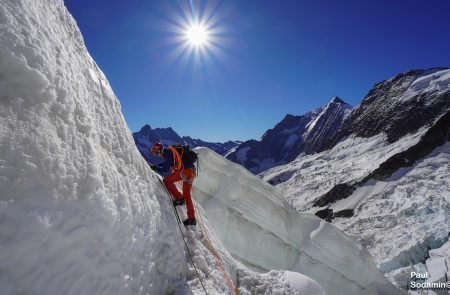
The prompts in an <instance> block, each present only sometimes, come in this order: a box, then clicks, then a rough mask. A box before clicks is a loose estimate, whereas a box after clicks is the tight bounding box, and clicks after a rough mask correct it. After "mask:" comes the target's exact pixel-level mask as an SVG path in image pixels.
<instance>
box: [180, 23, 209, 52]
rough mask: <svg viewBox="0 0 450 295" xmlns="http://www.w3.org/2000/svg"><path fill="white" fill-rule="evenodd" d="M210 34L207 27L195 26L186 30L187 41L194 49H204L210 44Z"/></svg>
mask: <svg viewBox="0 0 450 295" xmlns="http://www.w3.org/2000/svg"><path fill="white" fill-rule="evenodd" d="M209 35H210V32H208V29H207V28H206V27H205V26H202V25H199V24H195V25H192V26H190V27H189V28H187V29H186V32H185V37H186V41H187V42H188V43H189V44H190V45H192V46H194V47H204V46H207V44H208V41H209V40H208V37H209Z"/></svg>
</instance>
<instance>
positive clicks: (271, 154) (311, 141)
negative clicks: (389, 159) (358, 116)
mask: <svg viewBox="0 0 450 295" xmlns="http://www.w3.org/2000/svg"><path fill="white" fill-rule="evenodd" d="M350 110H351V106H350V105H349V104H347V103H345V102H344V101H343V100H342V99H341V98H339V97H337V96H335V97H333V99H332V100H331V101H330V102H329V103H328V104H327V105H325V106H323V107H320V108H317V109H315V110H313V111H311V112H308V113H305V114H303V115H301V116H294V115H290V114H288V115H286V117H285V118H284V119H283V120H281V122H280V123H278V124H277V125H276V126H275V127H274V128H273V129H269V130H268V131H267V132H266V133H264V135H263V136H262V137H261V140H259V141H257V140H249V141H245V142H243V143H242V144H240V145H239V146H238V147H237V148H236V149H234V150H233V151H232V152H231V153H229V154H228V155H227V156H226V157H227V158H228V159H230V160H232V161H234V162H236V163H239V164H241V165H243V166H245V167H246V168H247V169H249V170H250V171H251V172H253V173H255V174H257V173H260V172H262V171H264V170H267V169H269V168H271V167H274V166H277V165H281V164H285V163H288V162H290V161H292V160H294V159H295V158H296V157H298V156H299V155H300V154H302V153H305V154H311V153H314V152H316V151H317V150H318V149H320V148H321V147H322V146H324V145H325V144H326V143H327V140H329V139H330V138H332V137H333V136H334V135H335V134H336V132H337V130H338V129H339V127H340V126H341V124H342V122H343V120H344V119H345V118H346V116H347V115H348V114H349V113H350Z"/></svg>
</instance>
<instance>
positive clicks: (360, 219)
mask: <svg viewBox="0 0 450 295" xmlns="http://www.w3.org/2000/svg"><path fill="white" fill-rule="evenodd" d="M449 178H450V143H449V142H447V143H446V144H444V145H442V146H440V147H437V148H436V149H435V150H434V151H433V152H432V153H431V154H430V155H428V156H427V157H425V158H424V159H422V160H420V161H417V162H416V163H415V164H414V165H413V166H411V167H408V168H402V169H400V170H399V171H397V172H396V173H394V174H393V175H392V176H391V177H390V178H388V179H386V180H383V181H375V180H370V181H368V183H367V184H366V185H365V186H363V187H361V188H358V189H357V190H356V191H355V192H354V193H353V195H352V196H351V197H350V198H349V199H354V198H359V199H361V200H360V201H359V202H358V203H357V204H356V205H355V204H350V205H351V206H352V207H354V210H355V215H354V216H353V217H350V218H338V219H336V220H334V221H333V223H334V224H335V225H336V226H338V227H340V228H342V229H343V230H344V231H345V232H347V233H349V234H351V235H352V236H354V237H356V238H357V239H358V240H360V241H361V242H362V243H363V244H364V245H365V246H366V247H367V249H368V250H369V252H370V253H371V254H372V255H373V256H374V258H375V260H376V262H377V264H378V265H379V268H380V269H381V270H382V271H383V272H386V273H388V272H393V271H395V270H396V269H400V268H402V267H407V266H410V265H415V264H418V263H423V262H424V261H425V260H426V259H427V257H428V255H431V254H429V250H430V249H435V248H438V247H440V246H441V245H443V244H444V243H445V242H447V241H448V230H449V228H450V219H449V212H450V205H449V204H450V185H449V183H448V179H449ZM344 202H345V200H342V202H341V203H340V204H339V202H337V204H336V206H344ZM431 253H432V252H431ZM427 265H428V263H427ZM441 275H443V274H442V273H441ZM396 283H398V284H399V285H402V284H403V283H404V282H402V281H396Z"/></svg>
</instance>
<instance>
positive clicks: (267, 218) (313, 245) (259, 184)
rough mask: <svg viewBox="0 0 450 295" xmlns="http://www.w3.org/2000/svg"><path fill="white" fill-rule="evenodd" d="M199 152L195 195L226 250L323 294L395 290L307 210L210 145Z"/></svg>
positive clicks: (358, 252)
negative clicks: (304, 280) (293, 275)
mask: <svg viewBox="0 0 450 295" xmlns="http://www.w3.org/2000/svg"><path fill="white" fill-rule="evenodd" d="M196 152H198V153H199V158H200V167H201V170H200V172H199V177H198V179H197V180H196V182H195V183H194V187H195V190H194V195H195V198H196V199H197V200H199V202H200V204H201V205H202V207H203V208H204V209H205V211H206V213H207V215H208V216H211V217H212V218H211V219H210V220H209V222H210V223H211V225H212V227H213V228H214V229H215V231H216V233H217V234H218V236H219V238H220V239H221V241H222V242H223V243H224V245H225V246H226V247H227V249H228V250H229V251H230V253H231V254H232V255H233V256H235V257H238V258H239V259H240V260H241V261H243V262H245V263H246V264H247V265H249V266H252V267H253V268H255V269H258V270H260V271H267V270H269V269H287V270H292V271H297V272H300V273H302V274H304V275H307V276H309V277H311V278H313V279H315V280H316V281H317V282H320V285H321V286H322V287H323V288H324V289H325V291H326V292H327V294H362V293H364V294H371V293H374V294H376V293H377V292H379V293H381V294H390V293H394V294H395V293H396V292H397V291H396V289H395V288H394V287H393V286H391V285H390V284H389V283H388V281H387V279H386V278H384V277H383V275H382V274H381V273H380V272H379V271H378V270H377V268H376V266H375V264H373V262H372V258H371V257H370V255H368V253H367V252H365V251H364V250H363V249H362V248H361V246H360V245H358V244H357V243H355V242H354V241H353V240H352V239H350V238H349V237H348V236H346V235H344V234H343V233H341V232H340V231H339V230H337V229H336V228H334V227H333V226H331V225H330V224H328V223H327V222H325V221H323V220H320V219H319V218H317V217H315V216H313V215H310V214H301V213H298V212H296V211H295V210H294V209H293V208H292V207H291V206H290V205H288V204H287V202H286V201H285V200H284V198H283V196H282V195H281V194H280V192H279V191H278V190H277V189H276V188H274V187H273V186H271V185H269V184H267V183H265V182H264V181H263V180H261V179H260V178H259V177H258V176H255V175H253V174H251V173H250V172H248V171H247V170H245V169H244V168H243V167H241V166H240V165H238V164H236V163H232V162H231V161H229V160H226V159H224V158H222V157H220V156H219V155H218V154H216V153H214V152H213V151H211V150H208V149H205V148H200V149H196Z"/></svg>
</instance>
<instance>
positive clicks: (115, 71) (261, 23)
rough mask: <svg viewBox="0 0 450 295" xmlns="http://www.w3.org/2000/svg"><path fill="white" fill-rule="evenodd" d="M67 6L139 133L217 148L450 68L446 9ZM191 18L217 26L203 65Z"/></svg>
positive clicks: (388, 5)
mask: <svg viewBox="0 0 450 295" xmlns="http://www.w3.org/2000/svg"><path fill="white" fill-rule="evenodd" d="M65 4H66V6H67V7H68V9H69V11H70V12H71V13H72V15H73V16H74V18H75V19H76V21H77V23H78V26H79V27H80V29H81V32H82V34H83V37H84V40H85V42H86V46H87V48H88V50H89V52H90V54H91V55H92V56H93V58H94V59H95V61H96V62H97V63H98V64H99V66H100V68H101V69H102V70H103V71H104V72H105V74H106V76H107V77H108V79H109V81H110V83H111V85H112V87H113V90H114V91H115V93H116V95H117V96H118V98H119V100H120V102H121V104H122V111H123V113H124V116H125V119H126V121H127V123H128V125H129V127H130V128H131V130H132V131H138V130H139V129H140V128H141V127H142V126H143V125H144V124H147V123H148V124H150V125H151V126H152V127H169V126H170V127H172V128H174V130H175V131H177V132H178V133H179V134H180V135H189V136H191V137H194V138H201V139H203V140H209V141H225V140H229V139H233V140H235V139H239V140H247V139H252V138H253V139H259V138H260V137H261V135H262V134H263V133H264V132H265V131H266V130H267V129H269V128H272V127H273V126H274V125H275V124H276V123H278V122H279V121H280V120H281V119H282V118H283V117H284V116H285V115H286V114H288V113H289V114H294V115H301V114H303V113H305V112H307V111H309V110H312V109H314V108H316V107H319V106H321V105H324V104H326V103H327V102H328V101H329V100H330V99H331V98H332V97H333V96H335V95H337V96H339V97H341V98H342V99H343V100H345V101H346V102H348V103H350V104H352V105H356V104H358V103H360V102H361V100H362V99H363V98H364V96H365V95H366V94H367V93H368V92H369V90H370V89H371V88H372V87H373V85H374V84H375V83H376V82H379V81H382V80H385V79H389V78H391V77H392V76H394V75H396V74H398V73H401V72H405V71H408V70H411V69H420V68H429V67H436V66H443V67H448V66H450V54H449V53H450V25H448V21H447V19H448V12H449V11H450V2H449V1H446V0H439V1H438V0H427V1H418V0H412V1H411V0H397V1H393V0H390V1H384V0H377V1H375V0H373V1H372V0H367V1H361V0H348V1H331V0H330V1H325V0H323V1H320V0H319V1H317V0H316V1H313V0H311V1H301V0H297V1H288V0H283V1H275V0H273V1H269V0H245V1H242V0H227V1H209V2H207V1H170V0H146V1H144V0H133V1H123V0H120V1H119V0H65ZM187 8H188V10H189V11H200V12H204V13H203V14H204V15H212V19H213V20H214V22H211V24H213V25H212V27H213V29H214V30H216V31H217V32H216V33H214V35H213V36H214V37H215V41H214V42H215V44H216V46H215V47H211V48H209V51H208V52H207V53H206V54H203V55H202V57H201V58H197V59H195V57H194V54H190V51H186V52H185V54H184V55H182V56H180V55H177V54H176V53H177V51H176V49H177V48H179V47H180V46H182V44H180V42H175V43H173V41H174V40H175V39H174V36H175V34H174V33H173V32H172V31H171V28H173V27H174V26H173V24H174V23H180V22H181V20H182V19H183V17H182V15H183V13H182V11H188V10H186V9H187ZM187 15H189V14H188V13H187ZM200 18H201V17H200Z"/></svg>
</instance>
